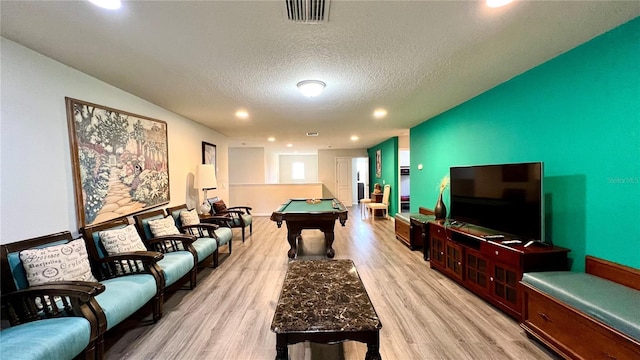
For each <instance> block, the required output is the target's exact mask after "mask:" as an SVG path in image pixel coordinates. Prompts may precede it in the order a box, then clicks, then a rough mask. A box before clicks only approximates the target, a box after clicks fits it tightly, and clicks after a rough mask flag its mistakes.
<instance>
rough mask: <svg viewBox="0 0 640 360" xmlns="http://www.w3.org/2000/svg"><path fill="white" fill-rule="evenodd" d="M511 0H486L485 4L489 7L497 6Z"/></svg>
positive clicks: (508, 2)
mask: <svg viewBox="0 0 640 360" xmlns="http://www.w3.org/2000/svg"><path fill="white" fill-rule="evenodd" d="M512 1H513V0H487V6H488V7H490V8H499V7H502V6H505V5H507V4H510V3H511V2H512Z"/></svg>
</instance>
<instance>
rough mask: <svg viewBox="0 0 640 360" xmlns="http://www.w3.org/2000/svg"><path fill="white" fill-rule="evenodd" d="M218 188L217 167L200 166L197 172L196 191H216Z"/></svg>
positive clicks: (209, 165)
mask: <svg viewBox="0 0 640 360" xmlns="http://www.w3.org/2000/svg"><path fill="white" fill-rule="evenodd" d="M217 187H218V179H216V167H215V166H214V165H211V164H201V165H198V169H197V170H196V182H195V188H196V189H215V188H217Z"/></svg>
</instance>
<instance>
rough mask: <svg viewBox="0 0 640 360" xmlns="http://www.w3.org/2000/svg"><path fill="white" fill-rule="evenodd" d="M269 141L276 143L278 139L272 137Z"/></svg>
mask: <svg viewBox="0 0 640 360" xmlns="http://www.w3.org/2000/svg"><path fill="white" fill-rule="evenodd" d="M267 141H271V142H274V141H276V138H274V137H273V136H272V137H270V138H268V139H267Z"/></svg>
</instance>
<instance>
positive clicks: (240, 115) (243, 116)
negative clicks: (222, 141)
mask: <svg viewBox="0 0 640 360" xmlns="http://www.w3.org/2000/svg"><path fill="white" fill-rule="evenodd" d="M236 117H237V118H239V119H246V118H248V117H249V112H248V111H247V110H244V109H240V110H238V111H236Z"/></svg>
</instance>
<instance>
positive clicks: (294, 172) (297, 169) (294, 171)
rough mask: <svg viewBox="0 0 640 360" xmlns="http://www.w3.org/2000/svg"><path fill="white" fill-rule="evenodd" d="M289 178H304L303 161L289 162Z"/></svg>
mask: <svg viewBox="0 0 640 360" xmlns="http://www.w3.org/2000/svg"><path fill="white" fill-rule="evenodd" d="M291 179H293V180H304V163H303V162H294V163H292V164H291Z"/></svg>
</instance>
